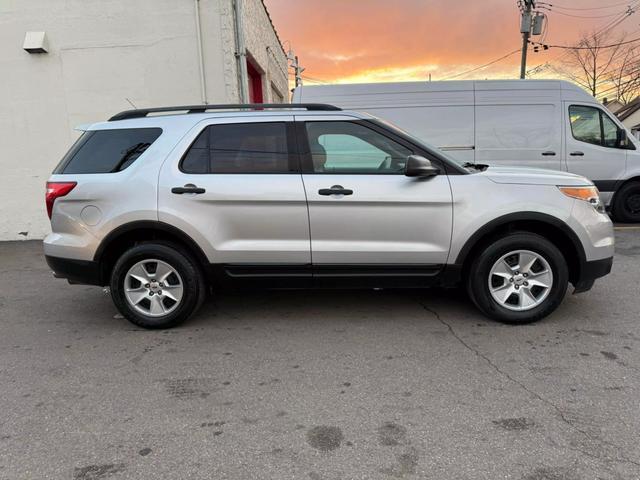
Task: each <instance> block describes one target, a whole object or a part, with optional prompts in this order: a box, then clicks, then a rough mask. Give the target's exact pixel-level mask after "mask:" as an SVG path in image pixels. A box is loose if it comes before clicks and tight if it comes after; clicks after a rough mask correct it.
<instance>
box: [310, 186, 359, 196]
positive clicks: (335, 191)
mask: <svg viewBox="0 0 640 480" xmlns="http://www.w3.org/2000/svg"><path fill="white" fill-rule="evenodd" d="M318 193H319V194H320V195H327V196H328V195H353V190H349V189H348V188H344V187H343V186H342V185H334V186H333V187H331V188H321V189H320V190H318Z"/></svg>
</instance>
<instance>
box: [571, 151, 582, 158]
mask: <svg viewBox="0 0 640 480" xmlns="http://www.w3.org/2000/svg"><path fill="white" fill-rule="evenodd" d="M569 155H571V156H572V157H584V152H571V153H570V154H569Z"/></svg>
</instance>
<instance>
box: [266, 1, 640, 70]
mask: <svg viewBox="0 0 640 480" xmlns="http://www.w3.org/2000/svg"><path fill="white" fill-rule="evenodd" d="M265 3H266V5H267V8H268V9H269V12H270V14H271V16H272V18H273V21H274V24H275V26H276V29H277V30H278V32H279V34H280V38H281V39H282V40H283V41H285V43H286V42H287V41H288V42H289V43H290V45H291V47H292V48H293V49H294V51H295V53H296V54H297V55H298V56H299V57H300V62H301V64H302V65H303V66H304V67H305V68H306V71H305V72H304V74H303V75H306V76H308V77H309V78H310V79H315V80H321V81H327V82H338V81H339V82H362V81H403V80H407V81H409V80H427V79H428V77H429V74H431V75H432V78H433V80H443V79H446V78H447V77H450V76H453V75H457V74H459V73H461V72H465V71H467V70H470V69H473V68H475V67H477V66H479V65H483V64H485V63H488V62H491V61H492V60H495V59H496V58H498V57H501V56H503V55H505V54H506V53H508V52H510V51H512V50H515V49H517V48H519V47H520V46H521V42H522V40H521V36H520V33H519V30H520V29H519V24H520V13H519V11H518V8H517V6H516V1H515V0H483V1H479V0H457V1H454V0H393V1H389V0H265ZM549 3H555V2H549ZM561 3H562V6H566V7H570V8H589V7H594V6H602V3H601V2H600V0H579V1H577V0H563V1H562V2H561ZM618 11H621V12H622V11H624V8H623V7H620V6H618V7H615V8H614V7H612V8H611V9H606V10H562V11H561V10H559V9H557V10H556V11H554V12H547V13H548V14H549V31H548V35H547V41H548V42H552V43H555V44H572V43H574V42H576V40H577V39H578V38H579V37H580V34H581V33H582V32H587V31H590V30H593V29H594V28H595V27H597V26H599V25H605V24H606V23H607V22H608V21H610V20H611V18H610V17H604V18H575V17H572V16H568V15H567V13H568V14H569V15H571V14H579V15H581V16H589V17H596V16H598V15H596V14H599V15H604V14H612V15H613V14H616V13H618ZM637 15H638V16H640V13H639V14H637ZM629 18H633V17H629ZM636 20H637V19H636ZM626 23H628V24H629V25H630V26H629V29H633V28H634V26H633V23H634V21H633V20H627V22H626ZM626 23H625V24H626ZM625 24H622V25H621V26H620V27H619V28H624V25H625ZM537 38H539V37H537ZM289 43H286V48H288V47H289ZM560 54H561V52H559V51H558V50H555V51H554V50H549V51H548V52H543V53H537V54H535V53H533V52H530V59H529V66H530V67H533V66H535V65H538V64H540V63H544V62H546V61H548V60H550V59H554V58H557V57H558V56H559V55H560ZM519 62H520V57H519V55H518V54H515V55H512V56H510V57H509V58H506V59H505V60H503V61H501V62H498V63H496V64H495V65H492V66H490V67H487V68H485V69H481V70H478V71H477V72H473V73H472V74H470V75H468V76H464V77H461V78H496V77H500V78H503V77H515V76H516V75H517V74H518V68H519ZM312 81H313V80H310V82H312Z"/></svg>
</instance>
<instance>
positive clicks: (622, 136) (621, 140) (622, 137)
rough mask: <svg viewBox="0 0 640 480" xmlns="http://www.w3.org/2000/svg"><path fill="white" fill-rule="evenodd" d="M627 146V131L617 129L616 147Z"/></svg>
mask: <svg viewBox="0 0 640 480" xmlns="http://www.w3.org/2000/svg"><path fill="white" fill-rule="evenodd" d="M628 146H629V138H628V137H627V131H626V130H625V129H624V128H619V129H618V133H617V135H616V147H617V148H627V147H628Z"/></svg>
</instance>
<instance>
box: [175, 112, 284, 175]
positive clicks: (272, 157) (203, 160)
mask: <svg viewBox="0 0 640 480" xmlns="http://www.w3.org/2000/svg"><path fill="white" fill-rule="evenodd" d="M181 168H182V171H183V172H185V173H289V172H291V171H294V170H295V169H294V168H292V166H291V165H290V162H289V152H288V148H287V127H286V124H285V123H284V122H272V123H230V124H225V125H210V126H208V127H207V128H205V129H204V130H203V131H202V133H201V134H200V135H199V136H198V138H197V139H196V141H195V142H194V143H193V145H192V146H191V148H190V149H189V151H188V152H187V153H186V155H185V156H184V158H183V160H182V164H181Z"/></svg>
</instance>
